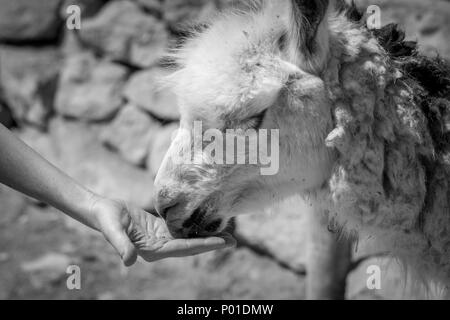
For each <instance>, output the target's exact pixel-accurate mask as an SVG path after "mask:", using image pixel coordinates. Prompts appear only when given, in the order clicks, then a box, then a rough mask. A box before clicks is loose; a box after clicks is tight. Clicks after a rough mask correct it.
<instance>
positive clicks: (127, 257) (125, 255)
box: [105, 228, 137, 267]
mask: <svg viewBox="0 0 450 320" xmlns="http://www.w3.org/2000/svg"><path fill="white" fill-rule="evenodd" d="M105 238H106V240H108V242H109V243H111V245H112V246H113V247H114V249H116V251H117V253H118V254H119V255H120V257H121V258H122V261H123V263H124V264H125V266H127V267H130V266H132V265H133V264H134V263H135V262H136V260H137V249H136V247H135V246H134V245H133V243H132V242H131V240H130V238H129V237H128V235H127V233H126V232H125V230H123V229H115V228H114V229H110V230H109V231H108V232H106V233H105Z"/></svg>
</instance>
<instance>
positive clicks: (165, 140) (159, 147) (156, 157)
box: [147, 123, 179, 177]
mask: <svg viewBox="0 0 450 320" xmlns="http://www.w3.org/2000/svg"><path fill="white" fill-rule="evenodd" d="M178 128H179V125H178V124H177V123H173V124H171V125H167V126H164V127H163V128H162V129H161V130H159V132H157V133H156V135H155V136H154V138H153V143H152V148H151V149H150V155H149V157H148V161H147V168H148V169H149V171H150V173H151V174H152V176H153V177H156V174H157V173H158V170H159V167H160V166H161V163H162V161H163V159H164V156H165V155H166V152H167V150H168V149H169V147H170V144H171V143H172V135H173V134H174V132H175V131H176V130H178Z"/></svg>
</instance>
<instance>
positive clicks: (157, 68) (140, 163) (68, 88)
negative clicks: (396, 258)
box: [0, 0, 450, 298]
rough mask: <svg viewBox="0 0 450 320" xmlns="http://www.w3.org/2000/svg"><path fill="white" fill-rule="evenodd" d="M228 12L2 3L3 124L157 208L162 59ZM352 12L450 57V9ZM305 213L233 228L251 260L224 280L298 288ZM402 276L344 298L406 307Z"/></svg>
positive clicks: (174, 2)
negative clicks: (189, 33) (188, 27)
mask: <svg viewBox="0 0 450 320" xmlns="http://www.w3.org/2000/svg"><path fill="white" fill-rule="evenodd" d="M231 2H233V1H232V0H189V1H187V0H117V1H113V0H110V1H108V0H39V1H30V0H0V8H2V9H1V10H0V121H1V122H2V123H3V124H5V125H6V126H8V127H10V128H12V129H13V130H14V131H15V132H16V133H17V134H18V135H19V137H21V138H22V139H23V140H24V141H26V142H27V143H28V144H29V145H30V146H32V147H33V148H35V149H36V150H37V151H38V152H40V153H41V154H42V155H43V156H44V157H46V158H48V159H49V160H50V161H52V162H53V163H55V164H56V165H57V166H58V167H60V168H61V169H62V170H64V171H65V172H67V173H68V174H69V175H71V176H72V177H74V178H75V179H77V180H78V181H80V182H81V183H83V184H85V185H86V186H87V187H89V188H91V189H93V190H95V191H97V192H99V193H101V194H104V195H105V196H109V197H116V198H121V199H124V200H126V201H130V202H133V203H135V204H137V205H139V206H141V207H143V208H149V207H151V202H152V199H151V196H152V188H153V178H154V176H155V174H156V172H157V170H158V167H159V165H160V163H161V160H162V157H163V156H164V153H165V152H166V150H167V148H168V146H169V144H170V137H171V133H172V132H173V131H174V130H175V129H176V128H177V121H178V119H179V114H178V110H177V105H176V101H175V98H174V96H173V94H172V93H171V92H169V91H167V89H161V88H160V86H159V85H158V78H159V77H160V76H161V75H164V74H165V73H167V71H166V70H165V69H164V68H163V64H164V61H163V60H161V58H162V57H163V55H164V52H165V49H166V48H167V47H168V46H170V45H173V44H174V43H175V42H176V41H177V40H178V39H179V38H180V37H182V36H183V25H185V24H187V23H188V22H189V21H195V22H196V23H199V22H201V21H202V20H203V19H205V17H206V16H208V14H210V13H212V12H214V11H215V10H218V9H221V8H224V7H226V6H228V5H229V3H231ZM357 3H358V4H360V5H361V6H367V5H369V4H378V5H380V7H381V9H382V21H383V23H388V22H391V21H397V22H399V23H401V24H403V25H404V26H405V27H406V29H407V31H408V37H410V38H412V39H418V40H420V42H421V43H422V44H423V46H422V47H421V49H422V51H423V52H424V53H426V54H429V55H433V54H435V53H436V52H439V53H440V54H441V55H443V56H445V57H450V47H449V46H450V41H449V40H450V39H449V37H450V32H449V31H450V30H449V28H450V22H449V19H448V18H449V17H450V3H449V2H448V1H438V0H427V1H422V0H421V1H416V0H414V1H411V0H396V1H383V0H361V1H357ZM73 4H76V5H78V6H79V7H80V8H81V12H82V19H81V29H80V30H68V29H67V27H66V19H67V16H68V14H67V7H68V6H70V5H73ZM305 205H306V204H304V203H302V202H301V201H299V200H290V201H289V203H287V204H282V205H281V206H280V207H279V208H277V209H276V210H274V211H276V213H271V214H266V215H257V216H254V217H251V216H248V217H242V218H240V219H238V221H237V227H236V230H237V233H238V236H239V238H240V239H241V243H242V248H246V249H245V252H244V253H242V252H243V251H239V252H238V253H235V254H234V255H233V254H230V255H228V256H227V257H228V258H227V259H225V260H223V261H224V262H223V265H224V266H225V268H228V269H227V270H228V271H227V274H229V273H230V272H231V271H230V270H232V269H230V268H231V267H230V266H231V265H234V264H235V263H236V262H237V261H239V260H240V259H246V261H247V266H248V268H247V269H246V270H247V271H246V272H249V274H251V272H252V271H251V270H260V271H261V270H264V269H263V268H261V266H260V264H261V262H260V257H261V256H263V257H264V259H268V260H270V261H271V262H270V263H271V265H270V270H271V272H272V276H271V277H272V278H271V279H272V280H271V281H276V280H273V279H282V280H280V281H281V283H286V284H287V283H289V282H290V281H287V280H285V279H287V278H286V277H294V278H297V279H300V278H302V277H303V276H304V274H305V272H306V270H305V259H306V258H305V257H306V256H305V238H304V234H305V232H302V230H305V227H304V226H305V222H304V217H303V216H302V214H301V211H302V207H303V206H305ZM361 248H363V245H362V246H361ZM241 250H242V249H241ZM365 254H367V255H369V256H370V255H372V254H374V252H370V251H364V249H361V250H360V251H359V253H358V254H357V255H355V257H356V258H357V257H360V256H363V255H365ZM230 257H231V258H230ZM208 259H209V258H205V259H204V260H205V261H208ZM204 260H201V261H204ZM219 260H220V259H219ZM214 261H216V260H214ZM384 262H386V261H383V263H384ZM0 263H1V262H0ZM214 263H217V261H216V262H214ZM264 263H265V262H264ZM369 263H370V261H369ZM374 263H375V262H374ZM376 263H378V262H376ZM206 264H207V265H208V263H206ZM174 265H177V264H174ZM277 272H278V273H277ZM286 274H289V276H287V275H286ZM400 274H401V272H400V271H393V272H390V273H389V277H386V279H390V280H386V281H385V282H384V286H385V287H386V288H387V289H386V290H384V291H381V292H377V293H376V294H373V292H369V293H368V292H367V290H366V289H365V283H366V282H365V277H366V275H365V269H364V268H359V269H356V271H355V272H353V273H352V275H351V277H350V281H349V298H358V297H364V298H366V297H370V298H374V297H375V298H393V297H395V298H399V297H402V293H400V291H401V290H397V287H398V286H397V282H396V281H397V280H398V281H400V282H401V280H399V279H401V276H400ZM260 276H261V277H260V280H261V281H263V280H262V279H263V278H264V274H263V273H262V274H260ZM230 277H231V276H230ZM392 277H394V279H396V280H395V281H393V280H392ZM231 278H232V277H231ZM269 278H270V277H269ZM239 279H240V278H239ZM239 281H240V280H239ZM298 281H300V282H301V279H300V280H298ZM291 282H292V281H291ZM392 283H396V285H395V286H393V285H392ZM293 285H294V284H293ZM295 285H298V286H299V287H301V285H300V284H295ZM272 287H273V290H275V291H276V290H281V291H282V290H287V289H286V288H284V287H283V288H284V289H282V287H277V286H276V285H272ZM269 288H270V286H269ZM281 291H277V292H276V293H277V294H278V296H279V297H285V298H300V296H299V295H298V294H297V293H296V291H295V290H293V291H292V292H293V296H289V295H285V294H283V293H282V292H281ZM287 291H289V290H287ZM287 291H286V292H287ZM289 292H291V291H289ZM294 293H295V294H294ZM277 294H274V292H272V294H262V295H260V296H258V297H262V298H264V297H275V298H276V297H277ZM419 296H420V295H419ZM229 297H230V298H233V297H239V295H235V296H233V295H231V296H229ZM407 297H408V295H407ZM411 297H417V296H411Z"/></svg>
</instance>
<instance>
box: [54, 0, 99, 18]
mask: <svg viewBox="0 0 450 320" xmlns="http://www.w3.org/2000/svg"><path fill="white" fill-rule="evenodd" d="M107 2H108V0H64V1H63V4H62V5H61V9H60V10H59V12H60V16H61V18H62V19H63V20H66V19H67V17H68V16H69V14H68V13H67V8H68V7H69V6H72V5H75V6H78V7H79V8H80V11H81V23H83V19H84V18H90V17H92V16H94V15H95V14H97V13H98V12H99V11H100V9H101V8H102V7H103V6H104V5H105V3H107Z"/></svg>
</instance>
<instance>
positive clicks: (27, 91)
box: [0, 46, 61, 129]
mask: <svg viewBox="0 0 450 320" xmlns="http://www.w3.org/2000/svg"><path fill="white" fill-rule="evenodd" d="M0 55H1V61H2V80H3V83H2V85H3V89H4V99H5V102H6V104H7V105H8V106H9V107H10V109H11V111H12V114H13V118H14V120H15V121H16V122H17V123H19V124H31V125H34V126H37V127H39V128H41V129H43V128H45V127H46V124H47V120H48V118H49V117H50V115H51V114H52V112H53V101H54V96H55V94H56V87H57V78H58V72H59V67H60V65H61V62H60V61H61V56H60V53H59V52H58V49H57V48H54V47H46V48H41V49H36V48H33V47H21V48H17V47H11V46H2V47H0Z"/></svg>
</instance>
